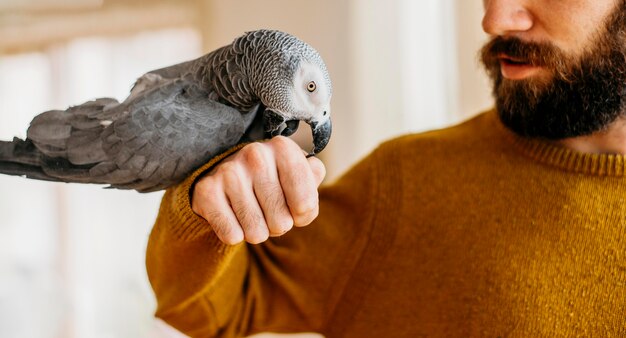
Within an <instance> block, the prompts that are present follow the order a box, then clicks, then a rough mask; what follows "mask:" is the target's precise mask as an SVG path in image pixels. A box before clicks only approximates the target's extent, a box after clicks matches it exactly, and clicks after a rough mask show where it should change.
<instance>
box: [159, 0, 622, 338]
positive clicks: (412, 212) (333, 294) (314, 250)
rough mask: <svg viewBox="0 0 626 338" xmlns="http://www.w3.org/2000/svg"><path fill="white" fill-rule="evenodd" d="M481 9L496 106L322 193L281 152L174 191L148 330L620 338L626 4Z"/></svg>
mask: <svg viewBox="0 0 626 338" xmlns="http://www.w3.org/2000/svg"><path fill="white" fill-rule="evenodd" d="M484 6H485V16H484V19H483V28H484V30H485V31H486V32H487V33H489V34H490V35H491V36H492V39H491V41H490V42H489V43H488V44H487V45H486V46H485V47H484V49H483V50H482V53H481V55H482V60H483V62H484V64H485V67H486V69H487V71H488V73H489V74H490V76H491V78H492V79H493V91H494V96H495V99H496V108H495V109H494V110H492V111H489V112H485V113H483V114H480V115H478V116H477V117H475V118H473V119H471V120H469V121H467V122H465V123H463V124H460V125H458V126H454V127H451V128H447V129H443V130H437V131H432V132H427V133H422V134H417V135H409V136H404V137H401V138H398V139H395V140H391V141H389V142H386V143H385V144H383V145H381V146H380V147H379V148H378V149H377V150H375V151H374V152H373V153H372V154H371V155H369V156H368V157H366V158H365V159H363V160H362V161H361V162H360V163H358V164H356V165H355V166H354V167H353V168H352V169H351V170H350V171H348V172H347V173H346V174H345V175H344V176H343V177H341V178H340V179H339V180H337V182H335V183H334V184H332V185H329V186H325V187H322V188H321V189H320V190H319V194H318V189H317V188H318V185H319V184H320V182H321V180H322V178H323V176H324V167H323V165H322V164H321V162H320V161H319V160H317V159H315V158H307V157H306V156H305V154H304V153H303V152H302V150H300V148H299V147H298V146H297V145H295V144H294V143H293V142H291V141H290V140H288V139H286V138H283V137H278V138H274V139H272V140H271V141H268V142H265V143H262V144H259V143H254V144H249V145H247V146H245V147H243V148H242V149H232V150H231V151H229V152H227V153H226V154H224V155H223V156H222V160H221V161H214V162H212V163H208V164H207V165H206V166H205V167H204V168H202V169H201V170H199V171H197V172H196V173H194V174H193V175H192V176H191V177H189V179H187V181H185V182H184V183H183V184H181V185H180V186H178V187H176V188H173V189H171V190H169V191H167V193H166V194H165V196H164V199H163V203H162V205H161V211H160V214H159V217H158V219H157V222H156V225H155V227H154V230H153V232H152V234H151V238H150V242H149V245H148V253H147V268H148V273H149V277H150V281H151V283H152V286H153V288H154V291H155V293H156V296H157V300H158V309H157V313H156V315H157V316H159V317H161V318H163V319H164V320H165V321H167V322H169V323H170V324H172V325H173V326H175V327H177V328H178V329H180V330H181V331H183V332H185V333H187V334H188V335H190V336H192V337H213V336H219V337H239V336H245V335H250V334H253V333H256V332H263V331H273V332H304V331H308V332H319V333H322V334H323V335H325V336H326V337H419V336H442V337H495V336H504V335H507V336H508V335H510V336H521V337H526V336H528V337H540V336H541V337H543V336H547V337H551V336H574V335H576V336H592V335H599V336H625V335H626V203H625V202H626V176H625V175H626V157H625V156H624V155H625V154H626V119H625V118H624V114H625V106H624V97H625V95H626V53H625V51H626V30H625V29H626V25H625V23H626V21H625V17H626V1H624V0H562V1H553V0H485V1H484ZM218 162H219V164H216V163H218ZM309 224H310V225H309ZM305 225H309V226H307V227H304V226H305ZM294 227H298V228H297V229H295V230H293V231H290V230H292V229H294Z"/></svg>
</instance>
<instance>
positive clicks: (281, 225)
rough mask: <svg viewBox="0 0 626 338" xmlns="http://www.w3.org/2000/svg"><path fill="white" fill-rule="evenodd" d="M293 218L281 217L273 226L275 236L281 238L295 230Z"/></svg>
mask: <svg viewBox="0 0 626 338" xmlns="http://www.w3.org/2000/svg"><path fill="white" fill-rule="evenodd" d="M293 225H294V223H293V218H291V216H289V217H281V218H280V219H278V220H276V221H275V223H274V224H273V226H272V234H273V235H275V236H280V235H283V234H285V233H287V232H288V231H289V230H291V229H292V228H293Z"/></svg>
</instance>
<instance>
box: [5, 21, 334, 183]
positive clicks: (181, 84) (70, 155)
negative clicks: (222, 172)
mask: <svg viewBox="0 0 626 338" xmlns="http://www.w3.org/2000/svg"><path fill="white" fill-rule="evenodd" d="M331 96H332V85H331V80H330V76H329V74H328V70H327V68H326V65H325V63H324V61H323V60H322V58H321V56H320V54H319V53H318V52H317V51H316V50H315V49H314V48H313V47H311V46H310V45H309V44H307V43H305V42H303V41H302V40H300V39H298V38H297V37H295V36H293V35H291V34H288V33H285V32H282V31H278V30H269V29H259V30H254V31H248V32H245V33H244V34H243V35H241V36H239V37H237V38H235V39H234V40H233V42H232V43H231V44H229V45H225V46H223V47H221V48H217V49H215V50H213V51H212V52H209V53H208V54H205V55H203V56H201V57H199V58H196V59H194V60H191V61H187V62H183V63H180V64H176V65H173V66H170V67H165V68H161V69H157V70H153V71H150V72H148V73H146V74H144V75H142V76H141V77H139V78H138V79H137V80H136V82H135V83H134V85H133V86H132V88H131V90H130V93H129V95H128V97H127V98H126V99H125V100H123V101H122V102H118V101H117V100H116V99H113V98H98V99H94V100H91V101H88V102H85V103H83V104H80V105H76V106H71V107H69V108H68V109H66V110H50V111H46V112H43V113H41V114H39V115H37V116H35V117H34V118H33V119H32V121H31V123H30V126H29V127H28V129H27V137H26V138H25V139H20V138H17V137H14V138H13V140H12V141H0V173H2V174H8V175H17V176H25V177H27V178H32V179H39V180H46V181H57V182H66V183H92V184H104V185H107V188H115V189H126V190H133V189H134V190H136V191H138V192H141V193H144V192H153V191H158V190H163V189H167V188H169V187H171V186H173V185H176V184H178V183H180V182H181V181H183V180H184V179H185V178H186V177H187V176H189V175H190V174H191V173H192V172H194V170H197V169H198V168H199V167H201V166H202V165H203V164H205V163H207V162H208V161H210V160H211V159H212V158H214V157H215V156H217V155H219V154H221V153H223V152H225V151H226V150H228V149H231V148H233V147H235V146H237V145H239V144H241V143H248V142H256V141H260V140H264V139H268V138H271V137H274V136H277V135H283V136H290V135H292V134H293V133H294V132H295V131H296V130H297V128H298V126H299V123H300V121H302V122H305V123H307V124H309V125H310V127H311V132H312V138H313V146H314V147H313V150H312V151H311V152H310V153H309V156H314V155H315V154H318V153H319V152H320V151H322V150H323V149H324V148H325V147H326V145H327V144H328V142H329V139H330V135H331V132H332V124H331V120H330V99H331Z"/></svg>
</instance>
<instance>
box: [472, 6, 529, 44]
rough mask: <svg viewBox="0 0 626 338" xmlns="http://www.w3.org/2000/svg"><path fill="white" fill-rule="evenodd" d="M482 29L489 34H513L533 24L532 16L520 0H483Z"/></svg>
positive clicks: (525, 29)
mask: <svg viewBox="0 0 626 338" xmlns="http://www.w3.org/2000/svg"><path fill="white" fill-rule="evenodd" d="M483 2H484V5H485V16H484V17H483V22H482V24H483V30H484V31H485V33H487V34H490V35H500V36H506V35H514V34H515V33H520V32H525V31H528V30H530V29H531V28H532V26H533V16H532V14H531V13H530V12H529V11H528V9H527V8H526V7H525V6H524V1H522V0H484V1H483Z"/></svg>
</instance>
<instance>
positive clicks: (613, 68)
mask: <svg viewBox="0 0 626 338" xmlns="http://www.w3.org/2000/svg"><path fill="white" fill-rule="evenodd" d="M625 23H626V1H623V2H622V4H621V5H619V6H618V8H616V12H614V13H613V14H612V15H610V16H609V18H608V20H607V24H606V28H605V29H604V30H602V31H600V33H599V34H598V35H597V36H596V38H595V41H594V43H593V45H592V46H590V48H588V49H587V50H586V51H585V52H584V53H583V54H582V55H581V56H579V57H576V58H573V57H571V56H568V55H567V54H566V53H564V52H563V51H561V50H560V49H559V48H557V47H556V46H554V45H553V44H551V43H533V42H522V41H521V40H520V39H518V38H502V37H497V38H495V39H493V40H492V41H490V42H489V43H488V44H487V45H485V46H484V47H483V49H482V51H481V59H482V60H481V61H482V63H483V64H484V66H485V68H486V70H487V72H488V74H489V76H490V77H491V79H492V81H493V94H494V97H495V99H496V108H497V110H498V114H499V116H500V119H501V120H502V122H503V123H504V124H505V125H506V126H507V127H508V128H510V129H512V130H513V131H514V132H516V133H518V134H520V135H522V136H528V137H542V138H547V139H553V140H558V139H564V138H569V137H577V136H584V135H589V134H592V133H595V132H598V131H602V130H605V129H606V128H607V127H608V126H609V125H610V124H612V123H613V122H614V121H616V120H617V119H618V118H620V117H621V116H624V115H625V113H624V110H625V109H624V108H625V104H626V102H625V100H624V98H626V30H625V28H626V27H625ZM502 54H505V55H507V56H509V57H511V58H514V59H520V60H524V61H525V62H528V63H530V64H531V65H534V66H541V67H543V68H544V69H546V70H548V71H550V72H551V73H552V74H551V75H550V77H549V78H548V79H546V78H540V77H538V78H528V79H524V80H517V81H513V80H508V79H504V78H503V76H502V73H501V72H500V60H499V59H498V56H500V55H502Z"/></svg>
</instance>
